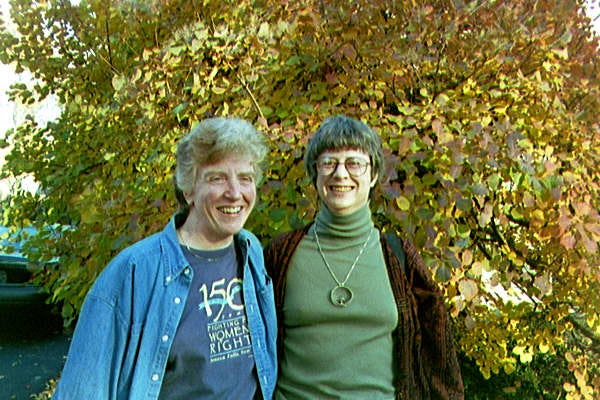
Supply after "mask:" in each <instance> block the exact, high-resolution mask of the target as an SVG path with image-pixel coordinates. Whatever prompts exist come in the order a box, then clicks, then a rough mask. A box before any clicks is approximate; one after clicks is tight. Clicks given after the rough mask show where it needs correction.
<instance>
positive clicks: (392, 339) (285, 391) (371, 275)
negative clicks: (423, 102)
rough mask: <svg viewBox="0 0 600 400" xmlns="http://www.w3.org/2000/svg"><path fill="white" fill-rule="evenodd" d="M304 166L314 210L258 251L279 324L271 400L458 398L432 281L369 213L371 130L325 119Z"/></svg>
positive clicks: (373, 177)
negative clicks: (304, 220) (317, 206)
mask: <svg viewBox="0 0 600 400" xmlns="http://www.w3.org/2000/svg"><path fill="white" fill-rule="evenodd" d="M304 162H305V167H306V170H307V173H308V175H309V176H310V178H311V180H312V182H313V184H314V185H315V187H316V189H317V193H318V195H319V199H320V201H321V207H320V210H319V211H318V213H317V215H316V218H315V220H314V221H313V223H311V224H309V225H307V226H306V227H305V228H303V229H300V230H297V231H292V232H289V233H286V234H283V235H281V236H279V237H277V238H275V239H274V240H273V241H272V242H271V243H270V244H269V245H268V246H267V247H266V248H265V264H266V267H267V269H268V271H269V274H270V275H271V277H272V278H273V280H274V287H275V302H276V308H277V314H278V325H279V326H278V328H279V333H278V352H279V353H278V357H279V360H280V363H279V366H280V367H279V368H280V369H279V376H278V381H277V387H276V390H275V395H274V398H275V399H276V400H282V399H287V400H291V399H294V400H295V399H323V400H324V399H345V400H348V399H360V400H364V399H369V400H371V399H410V400H413V399H463V398H464V394H463V383H462V378H461V373H460V369H459V365H458V361H457V358H456V353H455V350H454V345H453V343H452V334H451V331H450V322H449V317H448V314H447V311H446V308H445V305H444V301H443V297H442V294H441V292H440V290H439V288H438V287H437V285H436V284H435V282H434V281H433V279H432V278H431V275H430V273H429V271H428V269H427V267H426V266H425V265H424V264H423V261H422V259H421V258H420V256H419V254H418V253H417V251H416V249H415V247H414V245H413V244H412V243H411V242H410V241H409V240H402V241H401V242H400V241H399V240H398V239H395V240H396V241H397V243H398V246H396V247H393V246H392V243H396V242H394V239H393V238H390V239H388V237H387V236H386V235H385V234H383V233H382V232H380V231H379V230H378V229H377V228H376V227H375V226H374V224H373V221H372V217H371V211H370V209H369V195H370V192H371V190H372V189H373V187H375V185H376V184H377V181H378V178H379V176H380V173H381V171H382V170H383V153H382V147H381V140H380V138H379V136H378V135H377V134H376V133H375V132H374V131H373V130H372V129H371V128H369V127H368V126H367V125H365V124H364V123H362V122H361V121H358V120H356V119H353V118H349V117H347V116H343V115H340V116H336V117H331V118H328V119H326V120H325V121H324V122H323V124H322V125H321V126H320V127H319V128H318V130H317V132H316V133H315V135H314V136H313V137H312V138H311V140H310V142H309V144H308V148H307V151H306V154H305V158H304ZM400 243H401V244H400Z"/></svg>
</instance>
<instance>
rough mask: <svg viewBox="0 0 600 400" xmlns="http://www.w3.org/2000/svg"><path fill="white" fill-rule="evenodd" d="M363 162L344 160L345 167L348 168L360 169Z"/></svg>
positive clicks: (356, 159)
mask: <svg viewBox="0 0 600 400" xmlns="http://www.w3.org/2000/svg"><path fill="white" fill-rule="evenodd" d="M364 164H365V162H364V161H363V160H360V159H358V158H349V159H347V160H346V166H347V167H348V168H361V167H362V166H363V165H364Z"/></svg>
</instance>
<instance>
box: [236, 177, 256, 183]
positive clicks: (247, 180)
mask: <svg viewBox="0 0 600 400" xmlns="http://www.w3.org/2000/svg"><path fill="white" fill-rule="evenodd" d="M239 179H240V182H241V183H245V184H253V183H254V175H242V176H240V178H239Z"/></svg>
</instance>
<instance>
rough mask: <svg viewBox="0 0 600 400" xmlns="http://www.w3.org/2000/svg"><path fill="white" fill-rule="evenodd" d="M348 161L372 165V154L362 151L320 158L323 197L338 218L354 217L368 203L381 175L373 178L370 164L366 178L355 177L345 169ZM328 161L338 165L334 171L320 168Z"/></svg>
mask: <svg viewBox="0 0 600 400" xmlns="http://www.w3.org/2000/svg"><path fill="white" fill-rule="evenodd" d="M348 159H352V160H354V161H356V160H358V162H365V163H369V155H368V154H366V153H365V152H363V151H360V150H337V151H325V152H323V153H321V154H320V155H319V157H318V158H317V182H316V187H317V192H318V194H319V198H320V199H321V201H322V202H323V203H324V204H325V205H326V206H327V208H328V209H329V211H331V212H332V213H334V214H338V215H344V214H350V213H352V212H354V211H356V210H358V209H359V208H361V207H362V206H364V205H365V204H367V202H368V201H369V192H370V191H371V188H372V187H373V186H375V184H376V183H377V176H374V177H371V166H370V164H369V165H367V166H366V170H365V172H364V173H363V174H362V175H360V176H353V175H351V174H350V173H349V172H348V170H347V169H346V166H345V165H346V160H348ZM324 160H329V161H331V160H333V161H335V162H337V166H336V167H335V169H334V170H333V172H330V173H328V172H329V171H327V170H324V169H323V168H320V167H319V165H320V164H322V162H323V161H324ZM348 165H349V164H348ZM351 169H352V168H351ZM354 175H356V174H354Z"/></svg>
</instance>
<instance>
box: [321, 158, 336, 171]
mask: <svg viewBox="0 0 600 400" xmlns="http://www.w3.org/2000/svg"><path fill="white" fill-rule="evenodd" d="M319 165H320V166H321V167H322V168H326V169H329V168H334V167H335V166H336V165H337V161H336V160H334V159H333V158H324V159H322V160H321V162H320V163H319Z"/></svg>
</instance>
